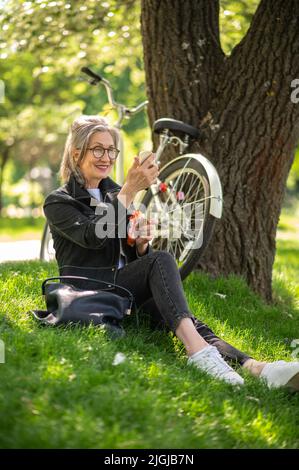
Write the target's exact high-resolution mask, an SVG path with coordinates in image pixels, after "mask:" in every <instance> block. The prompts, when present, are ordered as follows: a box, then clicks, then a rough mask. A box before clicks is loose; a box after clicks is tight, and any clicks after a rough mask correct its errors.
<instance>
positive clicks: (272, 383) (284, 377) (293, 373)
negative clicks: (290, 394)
mask: <svg viewBox="0 0 299 470" xmlns="http://www.w3.org/2000/svg"><path fill="white" fill-rule="evenodd" d="M260 378H262V379H264V380H265V381H266V383H267V385H268V387H269V388H279V387H288V388H290V389H291V390H293V391H297V392H298V391H299V362H286V361H275V362H269V363H268V364H266V365H265V367H264V368H263V370H262V372H261V375H260Z"/></svg>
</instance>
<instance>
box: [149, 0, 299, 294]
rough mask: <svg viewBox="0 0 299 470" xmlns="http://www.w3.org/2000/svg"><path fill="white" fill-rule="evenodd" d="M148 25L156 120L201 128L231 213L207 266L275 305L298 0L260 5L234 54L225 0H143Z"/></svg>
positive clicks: (202, 144) (296, 112) (293, 122)
mask: <svg viewBox="0 0 299 470" xmlns="http://www.w3.org/2000/svg"><path fill="white" fill-rule="evenodd" d="M234 3H236V2H234ZM246 3H247V2H246ZM170 12H171V14H170ZM141 24H142V36H143V49H144V62H145V71H146V81H147V93H148V98H149V101H150V103H149V118H150V123H153V121H154V120H155V119H158V118H160V117H162V116H164V117H165V116H169V117H174V118H176V119H181V120H183V121H185V122H187V123H189V124H193V125H194V126H195V127H198V128H199V129H200V130H201V134H202V138H201V139H200V141H199V142H198V143H196V145H194V150H200V151H202V152H203V153H204V154H206V155H207V157H208V158H210V159H211V160H212V161H213V162H214V164H215V165H216V167H217V169H218V171H219V173H220V177H221V180H222V184H223V189H224V215H223V218H222V220H221V221H220V222H219V223H218V224H217V227H216V231H215V234H214V236H213V239H212V242H211V249H210V250H207V252H206V253H205V254H204V256H203V258H202V260H201V261H200V267H201V268H202V269H204V270H206V271H208V272H210V273H212V274H215V275H219V274H224V275H227V274H230V273H235V274H238V275H242V276H244V278H245V279H246V280H247V282H248V283H249V285H250V286H251V287H252V288H253V289H254V290H255V291H256V292H258V293H260V294H261V295H262V296H263V297H264V298H265V299H267V300H270V299H271V295H272V290H271V279H272V266H273V262H274V256H275V236H276V228H277V224H278V220H279V215H280V211H281V205H282V201H283V195H284V191H285V185H286V180H287V176H288V173H289V170H290V167H291V164H292V162H293V159H294V150H295V148H296V145H297V142H298V137H299V105H298V104H294V103H292V101H291V92H292V88H291V82H292V80H293V79H295V78H299V16H298V2H297V1H296V0H289V1H288V2H286V1H285V0H276V1H275V2H270V1H269V0H261V1H260V3H259V6H258V8H257V11H256V12H255V14H254V16H253V19H252V22H251V25H250V27H249V30H248V31H247V33H246V35H245V37H244V38H243V39H242V40H241V41H240V42H239V44H237V45H236V46H235V47H234V48H233V50H232V52H231V54H230V55H229V56H227V55H225V54H224V52H223V49H222V47H221V42H220V34H219V1H218V0H209V1H208V2H207V1H206V0H186V1H184V2H181V1H179V0H175V1H173V0H164V1H163V2H161V1H160V0H142V15H141ZM154 138H156V137H154Z"/></svg>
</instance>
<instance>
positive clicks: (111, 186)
mask: <svg viewBox="0 0 299 470" xmlns="http://www.w3.org/2000/svg"><path fill="white" fill-rule="evenodd" d="M98 188H99V189H100V191H101V193H102V195H103V199H104V201H105V200H106V198H107V197H108V198H109V199H110V200H111V199H113V193H118V192H119V191H120V190H121V186H119V185H118V184H117V183H115V182H114V181H113V180H112V179H111V178H110V177H109V176H107V177H106V178H103V179H102V180H101V181H100V183H99V185H98ZM66 189H67V192H68V193H69V194H70V196H72V197H73V198H74V199H79V200H81V201H82V202H84V203H85V204H86V205H88V206H90V200H91V196H90V194H89V192H88V191H87V189H85V188H84V187H83V186H82V185H81V184H79V183H78V181H77V180H76V178H75V177H74V175H71V176H70V179H69V181H68V182H67V183H66Z"/></svg>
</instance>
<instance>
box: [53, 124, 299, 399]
mask: <svg viewBox="0 0 299 470" xmlns="http://www.w3.org/2000/svg"><path fill="white" fill-rule="evenodd" d="M118 142H119V134H118V131H117V129H115V128H113V127H110V126H109V124H108V122H107V121H106V120H105V119H103V118H100V117H97V116H81V117H80V118H78V119H76V120H75V122H74V123H73V125H72V128H71V131H70V134H69V136H68V138H67V142H66V146H65V151H64V155H63V159H62V163H61V168H60V172H61V177H62V179H63V180H64V183H65V184H64V185H63V186H61V187H60V188H58V189H56V190H54V191H52V192H51V194H49V195H48V196H47V198H46V200H45V204H44V212H45V215H46V217H47V219H48V222H49V226H50V230H51V233H52V236H53V241H54V248H55V252H56V259H57V262H58V266H59V273H60V275H61V276H62V275H81V276H89V277H93V278H97V279H99V280H104V281H108V282H111V283H112V282H113V283H116V284H118V285H120V286H123V287H125V288H127V289H129V290H130V291H131V292H132V294H133V295H134V299H135V304H136V307H137V308H138V309H139V308H140V309H141V310H144V311H145V312H146V311H147V312H149V313H150V315H151V318H152V319H155V320H158V322H159V323H158V325H159V326H163V327H165V326H166V328H167V329H169V330H171V331H173V332H174V333H175V335H176V336H177V337H178V338H179V339H180V340H181V341H182V342H183V344H184V346H185V348H186V352H187V355H188V364H193V365H194V366H196V367H197V368H198V369H200V370H203V371H205V372H207V373H208V374H210V375H211V376H213V377H215V378H217V379H220V380H224V381H225V382H228V383H230V384H232V385H238V386H239V385H242V384H243V383H244V380H243V378H242V377H241V376H240V375H239V374H238V373H237V372H236V371H235V370H234V369H232V367H231V366H230V365H229V364H228V362H227V361H229V362H231V363H232V364H234V365H239V366H241V367H243V368H244V369H247V370H248V371H249V372H250V373H251V374H253V375H254V376H256V377H259V378H261V379H263V380H264V381H265V382H266V384H267V385H268V386H269V387H281V386H286V387H288V388H290V389H292V390H296V391H298V390H299V362H285V361H276V362H273V363H265V362H259V361H257V360H255V359H253V358H251V357H249V356H248V355H246V354H244V353H243V352H241V351H239V350H237V349H236V348H234V347H233V346H231V345H230V344H228V343H227V342H225V341H223V340H222V339H220V338H219V337H217V336H216V335H215V333H214V332H213V331H212V330H211V329H210V328H208V326H206V325H205V324H204V323H202V322H201V321H200V320H198V319H196V318H195V317H194V316H193V314H192V313H191V312H190V310H189V307H188V304H187V301H186V298H185V294H184V290H183V285H182V281H181V278H180V274H179V270H178V268H177V265H176V262H175V260H174V258H173V257H172V255H171V254H169V253H167V252H164V251H159V250H157V251H154V250H153V249H152V248H151V247H150V245H149V241H150V240H151V239H152V238H153V229H154V226H153V224H152V223H151V221H146V220H145V219H144V218H143V219H142V220H141V219H140V221H139V226H140V229H139V233H138V236H137V238H136V240H135V245H134V246H131V244H128V243H127V232H126V229H127V222H128V213H129V209H130V208H132V201H133V200H134V198H135V196H136V194H137V193H138V192H139V191H141V190H143V189H145V188H148V187H149V186H150V185H151V184H152V183H154V182H155V180H156V178H157V176H158V174H159V168H158V166H157V165H156V164H155V163H154V155H152V156H150V157H149V158H148V159H147V160H146V161H145V162H144V163H143V164H142V165H140V160H139V157H135V158H134V162H133V164H132V166H131V167H130V169H129V171H128V174H127V179H126V181H125V183H124V185H123V186H122V187H120V186H119V185H117V184H116V183H115V182H114V181H113V180H112V179H111V178H110V177H109V176H108V175H109V174H110V172H111V170H112V167H113V164H114V163H115V160H116V158H117V155H118V153H119V151H118ZM103 206H106V207H109V206H110V207H113V210H114V219H113V223H112V224H111V227H108V232H109V231H111V233H114V236H107V230H106V232H104V230H103V223H101V218H102V217H103V215H102V214H100V215H99V208H100V207H103ZM124 221H125V233H124V232H123V230H122V227H121V225H122V223H123V222H124ZM108 225H109V224H108ZM121 232H122V233H121ZM76 282H77V285H78V286H79V287H81V288H82V287H83V288H89V287H88V283H86V282H85V283H84V284H82V282H81V284H78V281H76ZM156 325H157V323H156Z"/></svg>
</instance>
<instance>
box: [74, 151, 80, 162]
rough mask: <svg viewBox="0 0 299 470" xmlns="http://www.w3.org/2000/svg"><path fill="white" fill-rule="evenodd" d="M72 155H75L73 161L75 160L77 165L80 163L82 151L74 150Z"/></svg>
mask: <svg viewBox="0 0 299 470" xmlns="http://www.w3.org/2000/svg"><path fill="white" fill-rule="evenodd" d="M72 153H73V159H74V161H75V163H78V160H79V156H80V150H78V149H73V150H72Z"/></svg>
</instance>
